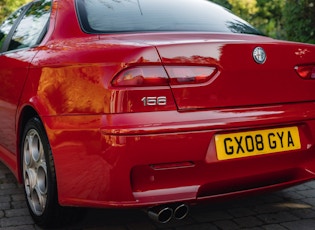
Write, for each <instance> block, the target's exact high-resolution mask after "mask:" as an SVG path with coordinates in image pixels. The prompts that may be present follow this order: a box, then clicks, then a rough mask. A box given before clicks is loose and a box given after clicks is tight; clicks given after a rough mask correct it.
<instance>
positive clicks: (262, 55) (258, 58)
mask: <svg viewBox="0 0 315 230" xmlns="http://www.w3.org/2000/svg"><path fill="white" fill-rule="evenodd" d="M253 58H254V60H255V62H257V63H258V64H263V63H265V61H266V59H267V55H266V52H265V50H264V49H263V48H261V47H256V48H255V49H254V51H253Z"/></svg>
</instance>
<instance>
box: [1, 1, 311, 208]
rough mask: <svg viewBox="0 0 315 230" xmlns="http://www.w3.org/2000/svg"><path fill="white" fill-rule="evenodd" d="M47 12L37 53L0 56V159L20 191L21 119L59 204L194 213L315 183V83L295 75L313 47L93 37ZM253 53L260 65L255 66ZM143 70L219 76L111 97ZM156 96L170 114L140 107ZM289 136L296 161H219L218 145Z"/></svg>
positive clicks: (247, 39)
mask: <svg viewBox="0 0 315 230" xmlns="http://www.w3.org/2000/svg"><path fill="white" fill-rule="evenodd" d="M54 2H55V3H54V7H53V11H52V16H51V20H50V27H49V31H48V33H47V35H46V37H45V39H44V40H43V42H42V44H41V45H40V46H39V47H36V48H32V49H29V50H21V51H18V52H12V53H7V54H4V55H2V56H0V76H1V78H0V84H1V91H0V117H1V122H0V157H1V159H2V160H3V161H4V162H5V163H6V164H7V165H8V166H9V167H10V168H11V170H12V171H13V172H14V174H15V175H16V176H17V178H18V179H19V180H21V176H20V172H19V170H20V165H19V141H20V140H19V137H20V135H21V132H22V130H23V127H22V124H23V122H22V119H23V117H24V116H25V113H26V111H27V110H28V108H32V109H33V110H34V111H36V112H37V113H38V115H39V116H40V118H41V120H42V122H43V123H44V126H45V129H46V132H47V135H48V137H49V140H50V145H51V149H52V153H53V157H54V163H55V167H56V174H57V183H58V197H59V202H60V204H61V205H79V206H93V207H113V206H117V207H125V206H149V205H154V204H160V203H167V202H174V201H187V202H192V203H194V202H197V201H199V200H200V201H201V200H205V199H213V198H220V197H222V198H224V197H227V196H237V195H241V194H247V193H250V192H251V193H254V192H259V191H268V190H273V189H280V188H283V187H286V186H290V185H294V184H297V183H302V182H304V181H307V180H311V179H314V177H315V175H314V173H315V155H314V154H315V147H314V135H315V93H314V88H315V81H312V80H303V79H301V78H300V77H299V76H298V75H297V74H296V72H295V70H294V67H295V66H296V65H303V64H315V46H313V45H307V44H301V43H290V42H283V41H277V40H273V39H270V38H266V37H260V36H254V35H237V34H212V33H147V34H125V35H123V34H122V35H119V34H116V35H101V36H99V35H89V34H85V33H83V32H82V31H81V29H80V26H79V24H78V21H77V17H76V14H75V11H74V5H73V1H64V0H62V1H61V0H60V1H54ZM57 12H58V13H57ZM257 46H261V47H263V48H264V49H265V50H266V53H267V61H266V63H265V64H262V65H259V64H257V63H255V62H254V61H253V58H252V51H253V49H254V48H255V47H257ZM147 65H165V66H168V65H176V66H198V65H203V66H212V67H216V68H217V69H218V72H217V73H216V75H215V76H213V77H212V78H211V80H210V81H209V82H207V83H202V84H200V85H192V86H185V85H184V86H182V85H179V86H178V85H171V86H159V87H141V88H136V87H134V88H128V87H117V88H115V87H113V86H111V81H112V79H113V77H114V76H115V75H116V74H117V73H119V72H120V71H122V70H124V69H125V68H127V67H130V66H147ZM8 92H9V93H8ZM5 95H10V96H9V97H7V96H5ZM159 96H165V97H166V98H167V102H168V103H167V106H153V107H144V106H143V102H141V99H142V98H143V97H159ZM292 125H294V126H298V128H299V132H300V138H301V145H302V148H301V150H298V151H290V152H283V153H275V154H269V155H263V156H255V157H249V158H242V159H236V160H228V161H222V162H220V161H218V160H217V158H216V150H215V146H214V135H215V134H218V133H229V132H239V131H245V130H246V131H247V130H257V129H266V128H277V127H286V126H292Z"/></svg>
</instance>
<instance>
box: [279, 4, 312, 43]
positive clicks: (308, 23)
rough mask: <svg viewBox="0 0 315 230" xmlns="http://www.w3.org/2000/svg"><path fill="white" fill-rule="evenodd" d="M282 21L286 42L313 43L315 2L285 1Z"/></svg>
mask: <svg viewBox="0 0 315 230" xmlns="http://www.w3.org/2000/svg"><path fill="white" fill-rule="evenodd" d="M283 19H284V24H283V26H284V30H285V32H286V38H287V39H288V40H292V41H300V42H307V43H315V0H286V4H285V6H284V8H283Z"/></svg>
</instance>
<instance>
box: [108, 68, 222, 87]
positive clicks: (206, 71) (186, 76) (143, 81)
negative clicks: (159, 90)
mask: <svg viewBox="0 0 315 230" xmlns="http://www.w3.org/2000/svg"><path fill="white" fill-rule="evenodd" d="M165 70H166V72H165ZM215 73H217V69H216V68H215V67H207V66H165V69H164V68H163V67H162V66H138V67H131V68H129V69H125V70H123V71H122V72H120V73H119V74H118V75H117V76H116V77H115V78H114V79H113V81H112V85H113V86H116V87H122V86H124V87H141V86H168V85H187V84H189V85H190V84H202V83H205V82H207V81H209V80H210V79H211V78H212V77H213V76H214V75H215ZM168 76H169V77H168Z"/></svg>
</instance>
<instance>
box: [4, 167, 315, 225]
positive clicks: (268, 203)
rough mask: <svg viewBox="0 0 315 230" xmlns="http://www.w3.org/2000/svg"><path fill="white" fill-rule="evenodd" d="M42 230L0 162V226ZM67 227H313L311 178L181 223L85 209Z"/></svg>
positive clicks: (203, 210)
mask: <svg viewBox="0 0 315 230" xmlns="http://www.w3.org/2000/svg"><path fill="white" fill-rule="evenodd" d="M1 229H5V230H28V229H30V230H32V229H37V230H40V229H41V228H39V227H38V226H36V225H35V224H34V222H33V221H32V219H31V217H30V216H29V214H28V211H27V209H26V204H25V200H24V195H23V190H22V187H21V185H17V183H16V180H15V178H14V177H13V175H12V174H11V173H10V171H9V170H8V169H7V168H6V167H5V166H4V165H3V164H2V163H0V230H1ZM65 229H77V230H79V229H84V230H100V229H105V230H107V229H108V230H153V229H164V230H186V229H187V230H188V229H189V230H194V229H195V230H212V229H213V230H215V229H222V230H232V229H252V230H261V229H267V230H268V229H272V230H285V229H289V230H291V229H292V230H293V229H294V230H296V229H298V230H306V229H312V230H313V229H315V182H309V183H306V184H303V185H299V186H296V187H293V188H290V189H286V190H283V191H280V192H276V193H271V194H267V195H263V196H255V197H250V198H243V199H238V200H233V201H229V202H224V203H220V204H218V203H217V204H213V205H207V206H196V207H193V208H191V212H190V216H189V217H188V218H186V219H185V220H183V221H173V222H171V223H169V224H166V225H159V224H156V223H155V222H153V221H151V220H150V219H149V218H148V217H147V215H146V214H145V213H144V212H142V211H139V210H123V211H117V210H110V211H109V210H101V209H98V210H95V209H89V210H88V211H87V215H86V217H84V218H83V219H81V220H80V221H79V222H77V223H74V224H73V225H71V226H67V227H66V228H65Z"/></svg>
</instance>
